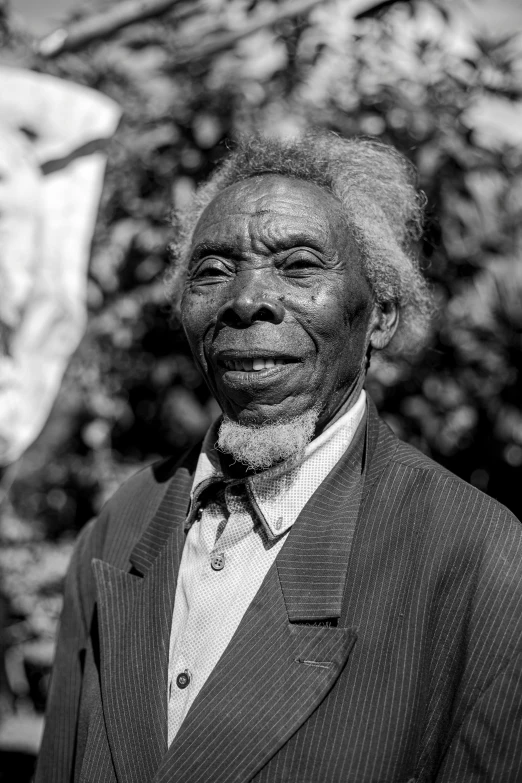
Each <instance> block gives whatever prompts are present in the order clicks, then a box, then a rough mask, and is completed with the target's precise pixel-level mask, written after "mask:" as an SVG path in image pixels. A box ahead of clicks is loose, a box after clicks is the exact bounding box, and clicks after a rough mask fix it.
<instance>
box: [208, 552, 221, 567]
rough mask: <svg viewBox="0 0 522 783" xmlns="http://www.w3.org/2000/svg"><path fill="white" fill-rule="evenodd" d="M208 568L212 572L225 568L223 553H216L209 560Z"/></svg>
mask: <svg viewBox="0 0 522 783" xmlns="http://www.w3.org/2000/svg"><path fill="white" fill-rule="evenodd" d="M210 566H211V568H212V570H213V571H221V569H223V568H224V567H225V554H224V552H216V553H215V554H213V555H212V557H211V558H210Z"/></svg>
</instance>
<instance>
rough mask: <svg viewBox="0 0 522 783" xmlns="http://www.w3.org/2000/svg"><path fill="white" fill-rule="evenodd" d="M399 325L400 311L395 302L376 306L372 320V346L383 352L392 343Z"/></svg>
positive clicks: (370, 330)
mask: <svg viewBox="0 0 522 783" xmlns="http://www.w3.org/2000/svg"><path fill="white" fill-rule="evenodd" d="M398 325H399V310H398V307H397V305H396V303H395V302H384V303H383V304H374V306H373V312H372V315H371V318H370V329H369V332H370V345H371V346H372V348H374V349H375V350H376V351H382V350H383V348H386V346H387V345H388V343H389V342H390V341H391V339H392V337H393V335H394V334H395V332H396V331H397V327H398Z"/></svg>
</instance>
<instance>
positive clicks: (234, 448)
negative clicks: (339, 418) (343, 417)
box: [216, 408, 320, 471]
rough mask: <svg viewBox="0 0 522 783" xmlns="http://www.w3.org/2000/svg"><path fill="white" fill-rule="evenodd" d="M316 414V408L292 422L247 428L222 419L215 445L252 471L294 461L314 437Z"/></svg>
mask: <svg viewBox="0 0 522 783" xmlns="http://www.w3.org/2000/svg"><path fill="white" fill-rule="evenodd" d="M319 413H320V409H319V408H311V409H310V410H309V411H306V413H303V414H301V415H300V416H295V417H294V418H292V419H287V420H285V421H283V420H279V421H275V422H271V423H266V424H253V425H250V426H248V425H245V424H239V423H238V422H236V421H232V419H229V418H228V417H227V416H224V417H223V421H222V423H221V426H220V428H219V434H218V441H217V443H216V446H217V448H218V449H220V451H224V452H226V453H227V454H231V455H232V457H233V458H234V459H235V460H236V462H241V463H242V464H243V465H246V467H247V468H248V469H249V470H253V471H258V470H266V469H267V468H271V467H272V466H273V465H276V464H278V463H281V462H285V461H287V460H290V459H291V460H292V462H297V461H299V459H300V458H301V457H302V456H304V452H305V449H306V447H307V445H308V444H309V443H310V441H311V440H312V438H313V437H314V432H315V427H316V424H317V419H318V418H319Z"/></svg>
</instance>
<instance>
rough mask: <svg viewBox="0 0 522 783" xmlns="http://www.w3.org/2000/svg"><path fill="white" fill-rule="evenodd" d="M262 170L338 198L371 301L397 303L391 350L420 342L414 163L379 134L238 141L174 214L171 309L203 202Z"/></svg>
mask: <svg viewBox="0 0 522 783" xmlns="http://www.w3.org/2000/svg"><path fill="white" fill-rule="evenodd" d="M262 174H279V175H281V176H284V177H290V178H294V179H301V180H305V181H307V182H314V183H315V184H317V185H319V186H320V187H322V188H324V189H325V190H327V191H329V192H330V193H332V194H333V195H334V196H335V197H336V198H337V199H338V200H339V202H340V203H341V205H342V207H343V211H344V214H345V216H346V221H347V224H348V226H349V228H350V230H351V232H352V234H353V237H354V239H355V242H356V244H357V247H358V248H359V251H360V253H361V258H362V260H363V264H364V269H365V274H366V277H367V280H368V282H369V284H370V286H371V289H372V291H373V295H374V297H375V301H376V303H377V304H378V305H381V306H384V305H385V304H387V303H390V302H394V303H395V304H396V306H397V307H398V309H399V316H400V320H399V328H398V329H397V333H396V335H395V337H394V339H393V341H392V343H393V346H392V347H393V349H394V350H395V351H397V350H401V351H404V350H413V349H414V348H415V347H417V346H418V345H419V344H421V343H422V341H423V338H424V336H425V334H426V331H427V327H428V323H429V319H430V315H431V312H432V300H431V296H430V293H429V290H428V287H427V285H426V281H425V279H424V277H423V276H422V274H421V272H420V268H419V257H418V251H417V244H418V240H419V238H420V236H421V233H422V216H423V205H424V204H423V200H422V198H421V197H420V195H419V194H418V193H417V191H416V189H415V169H414V167H413V165H412V164H411V163H409V161H408V160H407V159H406V158H405V157H403V156H402V155H401V154H400V153H399V152H398V151H397V150H395V149H394V148H393V147H390V146H389V145H387V144H383V143H382V142H380V141H378V140H375V139H368V138H360V137H356V138H351V139H343V138H340V137H339V136H337V135H336V134H335V133H332V132H328V131H319V132H313V133H308V134H306V135H305V136H303V137H301V138H296V139H290V140H281V139H277V138H271V137H263V136H250V137H248V138H243V139H241V140H240V141H239V142H238V144H237V146H236V148H235V149H234V150H233V152H231V153H230V154H229V155H228V157H226V158H225V160H224V161H223V162H222V163H221V165H220V166H219V167H218V168H217V169H216V170H215V171H214V173H213V174H212V176H211V177H210V179H209V180H208V181H207V182H206V183H205V184H204V185H202V186H201V187H200V188H199V189H198V191H197V192H196V194H195V196H194V199H193V202H192V204H191V205H190V208H188V209H186V210H184V211H183V212H180V211H178V212H177V213H174V216H173V217H174V228H175V232H176V238H175V240H174V241H173V242H172V243H171V244H170V245H169V252H170V256H171V259H172V263H171V267H170V270H169V272H168V274H167V287H168V290H169V295H170V297H171V301H172V304H173V307H174V311H175V312H178V311H179V304H180V300H181V295H182V290H183V285H184V280H185V277H186V273H187V265H188V251H189V248H190V243H191V240H192V234H193V232H194V229H195V227H196V224H197V222H198V220H199V218H200V216H201V214H202V212H203V211H204V209H205V207H206V206H207V205H208V204H210V202H211V201H212V200H213V199H214V198H215V197H216V196H217V195H218V194H219V193H220V192H221V191H223V190H225V188H227V187H229V186H230V185H234V184H235V183H237V182H241V181H242V180H245V179H248V178H250V177H254V176H259V175H262Z"/></svg>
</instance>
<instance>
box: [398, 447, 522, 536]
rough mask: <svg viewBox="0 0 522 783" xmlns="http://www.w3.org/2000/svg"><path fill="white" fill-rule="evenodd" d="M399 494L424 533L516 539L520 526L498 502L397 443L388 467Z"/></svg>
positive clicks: (419, 454) (432, 461)
mask: <svg viewBox="0 0 522 783" xmlns="http://www.w3.org/2000/svg"><path fill="white" fill-rule="evenodd" d="M388 471H389V473H388V475H390V472H391V473H393V474H394V476H395V482H396V487H397V488H398V489H399V495H402V497H404V496H406V495H407V496H408V497H409V499H410V502H411V503H413V504H415V505H416V507H417V508H418V509H419V513H422V516H423V519H424V522H425V526H426V532H428V531H429V528H430V526H431V527H432V528H433V530H434V532H436V535H437V536H439V535H441V534H444V532H446V533H447V534H448V535H449V536H450V538H454V539H459V538H460V537H463V539H468V537H469V536H471V537H472V538H474V539H476V538H477V537H478V538H484V539H485V540H486V539H487V540H491V538H492V537H493V538H495V537H496V536H500V537H502V538H504V537H506V538H510V539H511V538H512V537H514V538H515V539H519V540H520V541H521V542H522V525H521V524H520V522H519V520H518V519H517V518H516V517H515V516H514V514H512V513H511V511H510V510H509V509H507V508H506V507H505V506H503V505H502V504H501V503H499V501H497V500H495V499H494V498H492V497H490V496H489V495H486V494H485V493H484V492H482V491H481V490H479V489H477V487H474V486H473V485H472V484H469V483H468V482H467V481H464V479H462V478H460V477H459V476H456V475H455V474H454V473H452V472H451V471H450V470H448V469H447V468H445V467H443V466H442V465H440V464H439V463H438V462H435V461H434V460H433V459H431V458H430V457H428V456H426V455H425V454H423V453H422V452H420V451H419V450H418V449H416V448H415V447H414V446H411V445H410V444H408V443H405V442H404V441H402V440H398V445H397V449H396V450H395V453H394V455H393V457H392V459H391V461H390V464H389V466H388Z"/></svg>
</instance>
